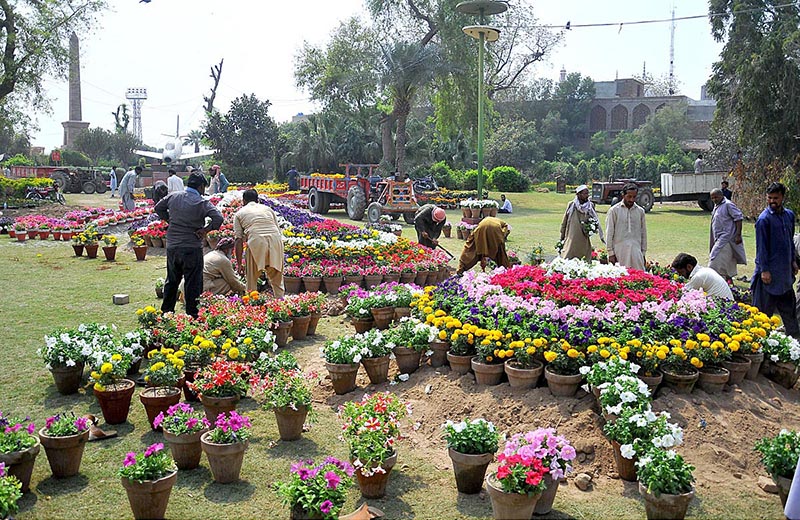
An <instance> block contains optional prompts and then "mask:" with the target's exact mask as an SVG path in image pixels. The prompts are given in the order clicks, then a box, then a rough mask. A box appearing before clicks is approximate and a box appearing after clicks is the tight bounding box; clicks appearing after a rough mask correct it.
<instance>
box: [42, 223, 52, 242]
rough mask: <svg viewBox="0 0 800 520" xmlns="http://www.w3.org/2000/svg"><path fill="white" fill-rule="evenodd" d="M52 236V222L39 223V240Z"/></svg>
mask: <svg viewBox="0 0 800 520" xmlns="http://www.w3.org/2000/svg"><path fill="white" fill-rule="evenodd" d="M49 237H50V223H49V222H42V223H41V224H39V240H47V239H48V238H49Z"/></svg>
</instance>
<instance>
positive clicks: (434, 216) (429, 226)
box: [414, 204, 447, 249]
mask: <svg viewBox="0 0 800 520" xmlns="http://www.w3.org/2000/svg"><path fill="white" fill-rule="evenodd" d="M446 220H447V216H446V215H445V212H444V210H443V209H442V208H439V207H437V206H435V205H434V204H425V205H424V206H422V207H421V208H419V209H418V210H417V213H416V214H415V215H414V229H416V230H417V242H419V243H420V244H422V245H423V246H425V247H430V248H431V249H434V248H435V247H436V246H438V245H439V235H441V234H442V228H443V227H444V224H445V222H446Z"/></svg>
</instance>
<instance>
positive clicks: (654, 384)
mask: <svg viewBox="0 0 800 520" xmlns="http://www.w3.org/2000/svg"><path fill="white" fill-rule="evenodd" d="M639 379H641V380H642V381H644V384H646V385H647V386H648V388H650V395H652V396H655V395H656V390H657V389H658V385H660V384H661V381H663V380H664V374H662V373H661V372H659V371H656V373H655V374H654V375H650V376H646V375H644V374H639Z"/></svg>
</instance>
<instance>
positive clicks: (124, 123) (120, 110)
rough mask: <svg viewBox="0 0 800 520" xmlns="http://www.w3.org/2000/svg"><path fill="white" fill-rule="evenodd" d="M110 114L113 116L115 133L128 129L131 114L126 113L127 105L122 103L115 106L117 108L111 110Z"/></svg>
mask: <svg viewBox="0 0 800 520" xmlns="http://www.w3.org/2000/svg"><path fill="white" fill-rule="evenodd" d="M111 115H113V116H114V131H115V132H116V133H118V134H119V133H122V132H127V131H128V125H129V124H130V122H131V116H130V115H128V105H127V104H125V103H123V104H121V105H120V106H118V107H117V110H116V111H114V112H111Z"/></svg>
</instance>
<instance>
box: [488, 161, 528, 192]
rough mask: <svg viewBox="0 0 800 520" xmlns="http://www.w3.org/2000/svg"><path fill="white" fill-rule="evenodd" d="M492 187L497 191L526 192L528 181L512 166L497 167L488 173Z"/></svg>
mask: <svg viewBox="0 0 800 520" xmlns="http://www.w3.org/2000/svg"><path fill="white" fill-rule="evenodd" d="M490 176H491V177H490V178H491V180H492V186H494V187H495V189H497V190H498V191H509V192H514V193H519V192H524V191H528V188H530V185H531V183H530V181H529V180H528V178H527V177H525V176H524V175H522V174H521V173H520V172H519V171H518V170H517V169H516V168H514V167H513V166H498V167H496V168H494V169H493V170H492V171H491V173H490Z"/></svg>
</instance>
